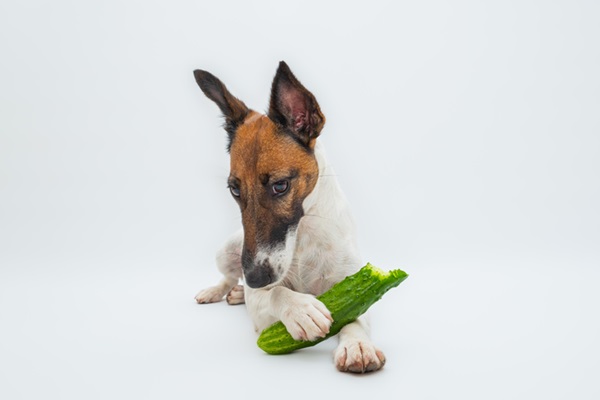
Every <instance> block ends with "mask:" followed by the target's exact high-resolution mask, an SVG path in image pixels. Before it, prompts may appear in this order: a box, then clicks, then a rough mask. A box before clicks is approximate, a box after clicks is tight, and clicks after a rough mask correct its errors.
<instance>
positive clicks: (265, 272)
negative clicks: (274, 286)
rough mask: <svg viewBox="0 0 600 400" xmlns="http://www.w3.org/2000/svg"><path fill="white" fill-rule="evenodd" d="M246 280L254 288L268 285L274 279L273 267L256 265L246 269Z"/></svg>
mask: <svg viewBox="0 0 600 400" xmlns="http://www.w3.org/2000/svg"><path fill="white" fill-rule="evenodd" d="M244 280H245V281H246V284H247V285H248V286H250V287H251V288H253V289H258V288H261V287H264V286H267V285H268V284H269V283H271V281H272V278H271V268H270V267H265V266H262V265H256V266H254V267H253V268H251V269H248V270H247V269H244Z"/></svg>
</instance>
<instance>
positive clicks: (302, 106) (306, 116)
mask: <svg viewBox="0 0 600 400" xmlns="http://www.w3.org/2000/svg"><path fill="white" fill-rule="evenodd" d="M269 118H270V119H271V120H272V121H274V122H276V123H277V124H279V125H281V126H282V127H283V128H284V129H285V130H286V131H287V132H289V133H290V134H292V136H294V137H295V138H296V139H297V140H298V141H300V143H302V144H304V145H305V146H307V147H308V148H311V149H312V148H314V145H315V140H316V138H317V137H318V136H319V134H320V133H321V129H323V125H325V116H324V115H323V114H322V113H321V109H320V108H319V104H318V103H317V100H316V99H315V96H313V94H312V93H311V92H309V91H308V90H307V89H306V88H305V87H304V86H302V84H301V83H300V81H299V80H298V79H296V77H295V76H294V74H293V73H292V71H291V70H290V67H288V65H287V64H286V63H285V62H283V61H281V62H280V63H279V68H278V69H277V73H276V74H275V78H274V79H273V85H272V86H271V101H270V105H269Z"/></svg>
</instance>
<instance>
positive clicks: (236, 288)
mask: <svg viewBox="0 0 600 400" xmlns="http://www.w3.org/2000/svg"><path fill="white" fill-rule="evenodd" d="M243 238H244V236H243V232H242V231H241V230H240V231H238V232H236V233H235V234H234V235H233V236H232V237H231V238H230V239H229V240H228V241H227V242H226V243H225V245H224V246H223V248H221V250H219V252H218V253H217V268H218V269H219V271H221V273H222V274H223V279H221V281H220V282H219V283H218V284H217V285H215V286H212V287H209V288H206V289H204V290H201V291H200V292H199V293H198V294H197V295H196V301H197V302H198V303H214V302H217V301H221V300H222V299H223V296H225V295H227V302H228V303H229V304H242V303H244V289H243V287H242V286H241V285H238V283H239V280H240V278H241V277H242V256H241V254H242V243H243Z"/></svg>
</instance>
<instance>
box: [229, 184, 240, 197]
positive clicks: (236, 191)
mask: <svg viewBox="0 0 600 400" xmlns="http://www.w3.org/2000/svg"><path fill="white" fill-rule="evenodd" d="M229 191H230V192H231V194H232V195H233V196H234V197H240V188H238V187H235V186H229Z"/></svg>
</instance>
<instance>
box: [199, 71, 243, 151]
mask: <svg viewBox="0 0 600 400" xmlns="http://www.w3.org/2000/svg"><path fill="white" fill-rule="evenodd" d="M194 77H195V78H196V82H197V83H198V86H200V89H202V91H203V92H204V94H205V95H206V97H208V98H209V99H211V100H212V101H214V102H215V103H216V104H217V106H219V108H220V109H221V112H222V113H223V116H224V117H225V130H226V131H227V133H228V134H229V139H230V140H232V139H233V135H234V134H235V130H236V129H237V127H238V126H239V125H241V124H242V123H243V122H244V119H245V118H246V116H247V115H248V113H249V112H250V110H249V109H248V107H246V105H245V104H244V103H243V102H242V101H241V100H239V99H237V98H236V97H234V96H233V95H232V94H231V93H229V90H227V88H226V87H225V85H224V84H223V82H221V81H220V80H219V79H218V78H217V77H216V76H214V75H213V74H211V73H210V72H206V71H202V70H200V69H197V70H195V71H194ZM230 143H231V142H230Z"/></svg>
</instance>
